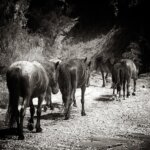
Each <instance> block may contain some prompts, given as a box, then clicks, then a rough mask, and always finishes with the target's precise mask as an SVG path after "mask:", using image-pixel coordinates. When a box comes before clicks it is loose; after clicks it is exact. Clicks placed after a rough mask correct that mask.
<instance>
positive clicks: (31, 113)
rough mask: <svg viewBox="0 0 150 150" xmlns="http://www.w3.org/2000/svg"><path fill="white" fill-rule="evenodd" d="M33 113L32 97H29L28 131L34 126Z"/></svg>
mask: <svg viewBox="0 0 150 150" xmlns="http://www.w3.org/2000/svg"><path fill="white" fill-rule="evenodd" d="M34 113H35V108H34V105H33V101H32V99H30V115H31V117H30V119H29V122H28V129H29V130H30V131H32V130H33V128H34V119H33V117H34Z"/></svg>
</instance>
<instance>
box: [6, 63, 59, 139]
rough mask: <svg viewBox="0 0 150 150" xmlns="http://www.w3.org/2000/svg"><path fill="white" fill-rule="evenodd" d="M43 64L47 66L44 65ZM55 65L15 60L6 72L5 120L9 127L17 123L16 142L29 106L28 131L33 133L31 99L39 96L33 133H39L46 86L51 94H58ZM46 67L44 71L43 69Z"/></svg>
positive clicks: (21, 135) (20, 134)
mask: <svg viewBox="0 0 150 150" xmlns="http://www.w3.org/2000/svg"><path fill="white" fill-rule="evenodd" d="M45 64H46V63H45ZM58 64H59V63H56V64H55V65H54V64H53V65H52V64H50V63H47V64H46V67H43V65H41V63H39V62H37V61H33V62H29V61H17V62H14V63H13V64H11V65H10V67H9V68H8V70H7V73H6V81H7V87H8V91H9V104H8V110H7V115H6V119H8V120H9V127H10V128H12V127H13V125H14V123H15V122H16V123H17V131H18V139H19V140H23V139H24V134H23V120H24V116H25V112H26V108H27V107H28V106H29V107H30V115H31V117H30V119H29V122H28V129H29V130H33V128H34V127H33V124H34V120H33V117H34V113H35V108H34V105H33V101H32V99H33V98H35V97H38V106H37V123H36V132H41V131H42V128H41V125H40V116H41V105H42V102H43V100H44V98H45V95H46V92H47V90H48V89H49V87H50V88H51V89H52V93H53V94H56V93H58V91H59V89H58V82H57V80H58V71H57V68H58ZM45 68H46V69H45ZM19 97H22V98H23V100H22V102H21V108H20V110H19V109H18V104H19Z"/></svg>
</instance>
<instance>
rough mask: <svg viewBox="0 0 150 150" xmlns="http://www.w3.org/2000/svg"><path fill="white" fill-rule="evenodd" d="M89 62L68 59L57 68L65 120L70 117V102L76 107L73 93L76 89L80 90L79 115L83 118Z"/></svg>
mask: <svg viewBox="0 0 150 150" xmlns="http://www.w3.org/2000/svg"><path fill="white" fill-rule="evenodd" d="M90 64H91V63H90V62H89V63H87V58H86V59H84V60H83V59H70V60H67V61H64V62H62V63H61V64H60V68H59V78H58V82H59V88H60V91H61V93H62V99H63V103H64V107H65V119H69V117H70V107H71V104H72V101H73V102H74V106H76V100H75V92H76V88H81V93H82V96H81V103H82V111H81V115H82V116H84V115H86V114H85V110H84V93H85V90H86V86H87V84H88V82H89V77H90Z"/></svg>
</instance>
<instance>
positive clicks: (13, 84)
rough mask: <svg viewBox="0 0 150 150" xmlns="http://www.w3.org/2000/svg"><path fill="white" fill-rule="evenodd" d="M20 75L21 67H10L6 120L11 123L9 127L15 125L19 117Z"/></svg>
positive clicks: (7, 77)
mask: <svg viewBox="0 0 150 150" xmlns="http://www.w3.org/2000/svg"><path fill="white" fill-rule="evenodd" d="M20 77H21V69H20V68H13V69H10V70H8V72H7V74H6V79H7V87H8V90H9V104H8V110H7V114H6V122H7V123H9V127H13V124H14V123H15V122H16V121H17V120H18V119H19V118H18V117H19V111H18V103H19V93H20Z"/></svg>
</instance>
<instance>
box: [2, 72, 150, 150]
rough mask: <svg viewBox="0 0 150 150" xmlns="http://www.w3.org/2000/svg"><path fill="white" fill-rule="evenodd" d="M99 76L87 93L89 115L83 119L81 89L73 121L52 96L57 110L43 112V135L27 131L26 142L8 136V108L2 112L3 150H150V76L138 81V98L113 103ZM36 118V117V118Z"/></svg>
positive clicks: (110, 93)
mask: <svg viewBox="0 0 150 150" xmlns="http://www.w3.org/2000/svg"><path fill="white" fill-rule="evenodd" d="M101 85H102V80H101V76H100V75H95V74H93V75H92V77H91V86H90V87H88V88H87V90H86V93H85V110H86V114H87V115H86V116H84V117H82V116H81V103H80V95H81V92H80V89H78V90H77V92H76V100H77V105H78V107H77V108H74V107H72V111H71V118H70V120H64V117H63V115H62V100H61V94H60V93H59V94H57V95H52V101H53V103H54V106H55V109H54V110H53V111H51V110H48V111H47V112H42V117H41V118H42V119H41V126H42V128H43V131H42V133H35V131H33V132H30V131H28V130H27V120H28V118H29V110H27V114H26V118H25V122H24V133H25V140H24V141H18V140H17V137H16V136H15V135H10V134H11V133H10V132H9V133H8V134H9V135H7V128H6V127H5V125H4V117H5V112H6V109H0V149H7V150H12V149H15V150H19V149H21V150H23V149H24V150H26V149H28V150H55V149H58V150H59V149H61V150H80V149H86V150H90V149H92V150H93V149H96V150H101V149H102V150H128V149H129V150H141V149H142V150H143V149H144V150H146V149H147V150H148V149H150V77H149V76H148V75H143V76H141V78H140V79H139V80H138V81H137V95H136V96H131V97H130V98H128V99H126V100H121V101H116V100H112V99H111V97H112V89H110V85H111V83H108V85H107V86H106V87H105V88H102V87H101ZM35 119H36V117H35Z"/></svg>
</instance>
